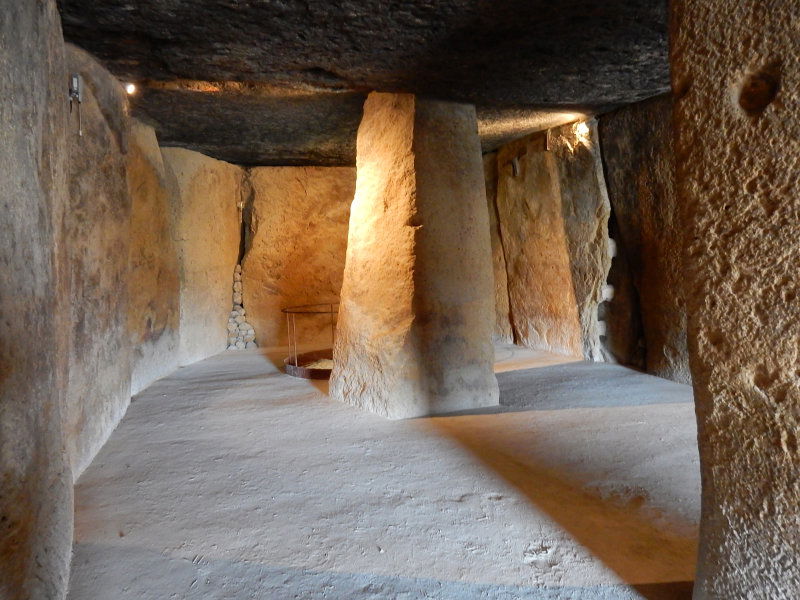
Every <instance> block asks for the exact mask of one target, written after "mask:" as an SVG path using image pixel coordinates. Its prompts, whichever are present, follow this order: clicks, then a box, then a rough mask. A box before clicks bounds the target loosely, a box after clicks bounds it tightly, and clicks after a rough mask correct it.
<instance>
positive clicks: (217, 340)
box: [162, 148, 247, 365]
mask: <svg viewBox="0 0 800 600" xmlns="http://www.w3.org/2000/svg"><path fill="white" fill-rule="evenodd" d="M162 156H163V158H164V164H165V166H166V167H167V169H168V171H169V172H170V173H171V176H172V177H174V182H175V185H176V193H175V196H174V207H173V210H174V211H175V230H174V233H173V235H174V239H175V242H176V244H177V247H178V259H179V265H180V269H179V270H180V344H179V352H178V361H179V364H182V365H185V364H189V363H192V362H195V361H197V360H202V359H203V358H206V357H208V356H211V355H213V354H216V353H218V352H222V351H223V350H225V348H226V346H227V339H228V330H227V324H228V317H229V315H230V312H231V306H232V304H231V296H232V294H231V286H232V285H233V272H234V268H235V267H236V264H237V263H238V260H239V250H240V248H239V246H240V240H241V208H242V206H243V203H244V198H245V197H246V195H247V190H246V189H245V188H244V186H243V178H244V170H243V169H242V168H241V167H237V166H236V165H232V164H230V163H226V162H223V161H221V160H216V159H213V158H209V157H207V156H204V155H203V154H199V153H198V152H193V151H191V150H184V149H182V148H163V149H162Z"/></svg>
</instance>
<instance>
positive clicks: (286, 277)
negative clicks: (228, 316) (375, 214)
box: [242, 167, 356, 347]
mask: <svg viewBox="0 0 800 600" xmlns="http://www.w3.org/2000/svg"><path fill="white" fill-rule="evenodd" d="M355 177H356V174H355V169H353V168H349V167H341V168H340V167H263V168H254V169H250V171H249V180H250V184H251V185H252V204H251V207H250V210H249V218H248V222H247V225H248V229H247V251H246V254H245V257H244V261H243V263H242V267H243V277H242V283H243V288H244V307H245V309H246V310H247V319H248V321H249V322H250V323H251V324H252V325H253V326H254V328H255V331H256V335H257V338H258V342H259V344H260V345H261V346H279V345H285V344H286V343H287V338H286V318H285V316H284V315H283V314H282V313H281V312H280V309H281V308H282V307H285V306H294V305H302V304H311V303H319V302H338V301H339V292H340V290H341V287H342V274H343V272H344V262H345V254H346V252H347V225H348V220H349V217H350V204H351V202H352V201H353V194H354V192H355ZM297 327H298V335H299V343H301V344H308V345H312V346H318V347H330V346H331V343H332V340H331V333H330V320H329V317H328V316H327V315H325V316H320V317H316V316H308V317H298V318H297Z"/></svg>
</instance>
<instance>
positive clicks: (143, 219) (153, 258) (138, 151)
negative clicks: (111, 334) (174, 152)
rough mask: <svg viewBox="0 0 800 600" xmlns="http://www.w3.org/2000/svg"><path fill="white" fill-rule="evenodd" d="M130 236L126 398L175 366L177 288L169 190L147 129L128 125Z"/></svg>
mask: <svg viewBox="0 0 800 600" xmlns="http://www.w3.org/2000/svg"><path fill="white" fill-rule="evenodd" d="M127 170H128V190H129V192H130V196H131V235H130V253H129V270H130V276H129V281H128V288H129V300H128V334H129V339H130V344H131V346H132V353H133V356H132V365H131V394H136V393H138V392H139V391H140V390H142V389H143V388H145V387H146V386H147V385H149V384H150V383H151V382H153V381H154V380H156V379H158V378H159V377H163V376H164V375H167V374H168V373H170V372H171V371H172V370H174V369H175V368H177V366H178V343H179V338H178V328H179V319H180V282H179V279H178V254H177V243H176V242H175V240H174V238H173V235H172V232H173V230H174V227H175V224H174V222H173V221H174V219H173V213H172V204H173V198H172V194H173V193H174V191H175V190H174V186H172V185H170V182H169V179H168V177H167V172H166V169H165V167H164V161H163V160H162V157H161V148H159V147H158V141H157V140H156V134H155V131H153V129H152V127H149V126H147V125H144V124H143V123H140V122H138V121H136V120H134V121H132V125H131V138H130V148H129V151H128V163H127Z"/></svg>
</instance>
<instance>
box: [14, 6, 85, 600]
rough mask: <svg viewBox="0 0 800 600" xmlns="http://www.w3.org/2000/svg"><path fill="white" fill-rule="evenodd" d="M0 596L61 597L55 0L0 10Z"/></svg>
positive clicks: (63, 329) (63, 327)
mask: <svg viewBox="0 0 800 600" xmlns="http://www.w3.org/2000/svg"><path fill="white" fill-rule="evenodd" d="M0 64H1V65H2V69H1V70H0V95H1V96H2V97H3V98H4V99H5V101H4V102H2V103H0V123H2V126H0V165H2V166H1V167H0V246H2V252H0V255H1V256H2V263H1V264H2V267H0V268H1V269H2V278H3V283H2V287H0V315H1V317H0V477H1V479H0V597H2V598H3V599H4V600H29V599H33V598H47V599H51V598H52V599H58V598H63V597H64V594H65V592H66V588H67V576H68V572H69V560H70V555H71V552H72V474H71V473H70V468H69V462H68V459H67V456H66V453H65V452H64V436H63V431H62V405H63V403H64V399H65V393H64V390H65V387H66V355H67V332H68V330H69V325H68V323H67V318H66V314H67V311H68V306H67V297H66V280H65V276H64V275H65V274H64V264H63V260H62V258H63V255H61V254H59V252H57V249H58V248H60V247H61V246H62V244H63V236H62V229H61V226H62V218H63V213H64V207H65V206H66V203H67V197H66V190H67V170H66V156H67V152H66V139H65V135H66V130H67V112H66V103H65V93H64V90H65V86H66V85H67V69H66V66H65V60H64V46H63V40H62V38H61V29H60V23H59V18H58V13H57V11H56V7H55V2H52V1H45V2H13V3H7V4H6V5H4V7H3V16H2V18H0Z"/></svg>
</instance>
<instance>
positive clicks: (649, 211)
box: [600, 95, 691, 383]
mask: <svg viewBox="0 0 800 600" xmlns="http://www.w3.org/2000/svg"><path fill="white" fill-rule="evenodd" d="M671 115H672V98H671V97H670V96H669V95H665V96H659V97H656V98H651V99H649V100H646V101H644V102H637V103H636V104H629V105H627V106H623V107H622V108H619V109H617V110H615V111H613V112H611V113H607V114H605V115H603V116H602V117H601V118H600V140H601V143H602V147H603V161H604V163H605V167H606V181H607V183H608V195H609V198H610V200H611V205H612V207H613V210H614V227H615V229H616V231H615V235H616V238H615V239H616V242H617V257H616V258H615V259H614V267H613V268H614V272H613V274H610V276H609V282H610V283H612V284H613V285H614V297H613V299H612V300H611V302H609V304H608V306H607V311H606V315H605V317H606V323H607V324H608V327H607V336H606V340H605V342H606V347H607V348H608V349H609V350H610V352H611V353H612V354H613V355H614V357H615V358H616V359H617V360H618V361H619V362H621V363H624V364H629V365H633V366H641V367H643V368H644V369H645V370H646V371H647V372H648V373H651V374H653V375H658V376H659V377H665V378H667V379H672V380H674V381H678V382H680V383H690V382H691V376H690V375H689V350H688V348H687V345H686V302H685V300H684V298H683V290H682V282H683V278H684V271H683V234H684V231H683V222H682V221H681V219H680V214H679V210H678V208H679V207H678V202H677V199H676V197H675V154H674V150H673V143H672V142H673V140H672V123H671V121H672V119H671ZM612 278H613V281H612ZM642 363H643V364H642Z"/></svg>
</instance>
